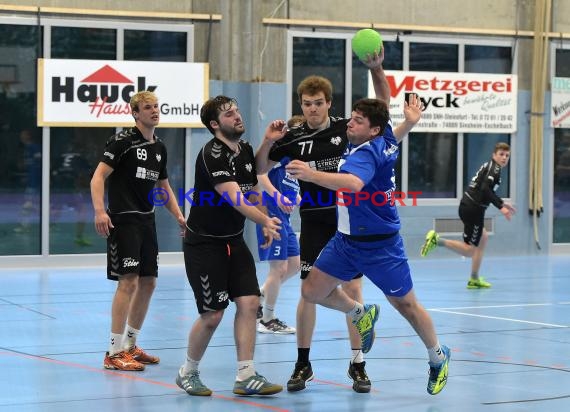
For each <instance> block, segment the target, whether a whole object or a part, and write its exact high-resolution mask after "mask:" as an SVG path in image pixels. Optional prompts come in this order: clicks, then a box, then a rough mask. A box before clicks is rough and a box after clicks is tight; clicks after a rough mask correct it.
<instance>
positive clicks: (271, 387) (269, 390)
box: [234, 372, 283, 395]
mask: <svg viewBox="0 0 570 412" xmlns="http://www.w3.org/2000/svg"><path fill="white" fill-rule="evenodd" d="M282 390H283V386H281V385H276V384H274V383H271V382H269V381H267V379H265V377H264V376H261V375H260V374H259V373H257V372H256V373H255V375H253V376H250V377H249V378H247V379H246V380H244V381H236V383H235V385H234V393H235V394H237V395H274V394H276V393H279V392H281V391H282Z"/></svg>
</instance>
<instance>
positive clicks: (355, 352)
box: [350, 349, 364, 363]
mask: <svg viewBox="0 0 570 412" xmlns="http://www.w3.org/2000/svg"><path fill="white" fill-rule="evenodd" d="M362 362H364V354H363V353H362V349H352V359H351V360H350V363H362Z"/></svg>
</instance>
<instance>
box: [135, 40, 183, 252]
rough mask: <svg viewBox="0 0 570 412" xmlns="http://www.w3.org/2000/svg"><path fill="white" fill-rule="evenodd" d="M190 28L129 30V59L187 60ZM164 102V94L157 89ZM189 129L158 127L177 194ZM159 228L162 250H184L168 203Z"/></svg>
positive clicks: (159, 213) (158, 217)
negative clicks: (162, 95)
mask: <svg viewBox="0 0 570 412" xmlns="http://www.w3.org/2000/svg"><path fill="white" fill-rule="evenodd" d="M186 37H187V33H186V32H163V31H142V30H126V31H125V60H144V61H182V62H183V61H186V55H187V51H186ZM157 97H158V99H159V104H160V94H159V93H157ZM185 132H186V130H185V129H171V128H160V127H159V128H158V129H157V130H156V135H157V136H158V137H159V138H160V139H161V140H162V141H163V142H164V144H165V145H166V150H167V153H168V164H167V168H168V182H169V183H170V186H172V190H173V191H174V194H175V195H176V196H178V189H183V191H184V192H186V190H185V189H184V187H185V186H184V151H185V141H184V139H185ZM155 213H156V214H155V218H156V232H157V236H158V245H159V250H160V251H161V252H180V251H181V250H182V246H181V245H182V243H181V239H180V233H179V232H180V229H179V226H178V224H177V223H176V222H175V220H174V219H173V217H172V215H171V214H170V212H169V211H168V210H167V209H166V208H165V207H156V211H155Z"/></svg>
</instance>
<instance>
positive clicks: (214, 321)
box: [201, 310, 224, 330]
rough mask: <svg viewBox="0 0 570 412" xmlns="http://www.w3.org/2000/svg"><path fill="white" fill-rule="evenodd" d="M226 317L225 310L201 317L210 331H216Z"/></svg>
mask: <svg viewBox="0 0 570 412" xmlns="http://www.w3.org/2000/svg"><path fill="white" fill-rule="evenodd" d="M223 316H224V311H223V310H216V311H213V312H206V313H203V314H202V315H201V318H202V321H203V322H204V326H205V327H206V328H208V329H212V330H215V329H216V328H217V327H218V325H219V324H220V322H221V321H222V317H223Z"/></svg>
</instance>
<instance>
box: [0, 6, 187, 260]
mask: <svg viewBox="0 0 570 412" xmlns="http://www.w3.org/2000/svg"><path fill="white" fill-rule="evenodd" d="M0 24H4V25H24V26H39V27H40V28H41V30H42V32H43V34H42V42H43V43H42V45H41V47H42V55H41V56H40V57H43V58H46V59H47V58H50V57H51V29H52V28H53V27H73V28H102V29H112V30H115V31H116V35H117V41H116V56H117V60H118V61H122V60H124V31H125V30H140V31H162V32H184V33H186V61H187V62H192V61H194V39H195V24H194V23H193V22H188V21H171V20H161V21H154V20H153V21H149V20H148V19H140V20H138V19H136V18H134V19H133V20H130V21H124V20H121V19H119V18H92V17H88V18H83V17H77V16H75V18H74V17H72V16H70V17H57V16H39V17H37V16H5V15H3V16H0ZM116 130H120V129H119V128H117V129H116ZM185 130H186V131H185V147H186V150H185V154H184V155H185V159H186V158H187V156H188V155H189V153H191V134H192V131H191V129H185ZM41 136H42V159H43V162H42V181H41V227H40V230H41V239H40V254H39V255H22V256H14V257H11V256H0V260H1V261H3V260H9V261H14V262H16V263H18V264H19V263H20V262H21V263H22V266H29V265H33V264H34V262H36V263H35V264H39V262H45V261H46V260H45V259H46V258H47V259H49V261H52V262H54V263H55V264H57V265H69V264H72V262H80V260H83V259H84V258H85V256H86V254H73V255H69V254H56V255H53V254H50V250H49V242H50V239H49V227H50V209H49V207H50V198H49V196H50V177H51V176H50V167H51V162H50V160H51V158H50V148H51V134H50V127H43V128H42V132H41ZM184 163H185V164H186V162H184ZM190 169H191V168H188V167H185V171H184V180H185V181H186V182H188V181H190V173H191V170H190ZM187 207H188V206H186V208H187ZM89 256H98V257H101V259H102V260H103V258H104V254H99V253H97V254H95V255H89ZM75 259H79V260H75Z"/></svg>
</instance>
